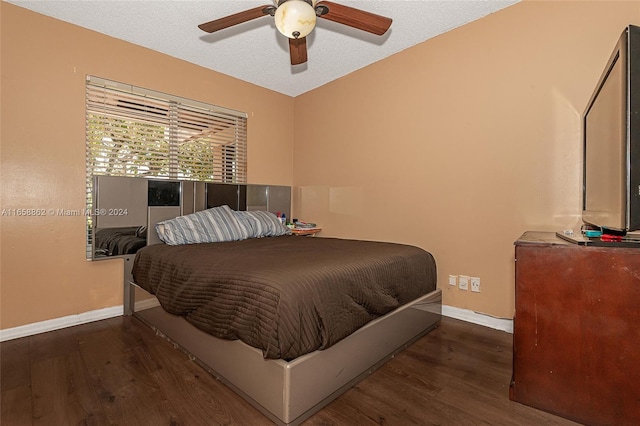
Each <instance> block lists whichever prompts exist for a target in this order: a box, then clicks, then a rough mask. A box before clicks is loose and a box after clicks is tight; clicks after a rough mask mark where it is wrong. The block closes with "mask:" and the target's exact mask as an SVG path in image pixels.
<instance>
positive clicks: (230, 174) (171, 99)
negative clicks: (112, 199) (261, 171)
mask: <svg viewBox="0 0 640 426" xmlns="http://www.w3.org/2000/svg"><path fill="white" fill-rule="evenodd" d="M86 135H87V145H86V146H87V175H88V178H89V179H90V178H91V176H94V175H111V176H139V177H142V176H144V177H156V178H171V179H183V180H198V181H206V182H222V183H246V171H247V156H246V151H247V116H246V114H245V113H241V112H237V111H232V110H229V109H225V108H221V107H217V106H214V105H208V104H204V103H201V102H197V101H193V100H189V99H184V98H179V97H176V96H172V95H167V94H164V93H160V92H154V91H151V90H147V89H142V88H139V87H135V86H131V85H125V84H122V83H117V82H113V81H108V80H104V79H101V78H97V77H93V76H90V77H88V78H87V84H86Z"/></svg>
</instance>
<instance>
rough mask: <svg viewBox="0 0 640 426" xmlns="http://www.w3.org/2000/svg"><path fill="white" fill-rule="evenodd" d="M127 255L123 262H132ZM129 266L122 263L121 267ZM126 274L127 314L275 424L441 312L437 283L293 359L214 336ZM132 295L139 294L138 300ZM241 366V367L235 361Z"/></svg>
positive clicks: (326, 395) (369, 366)
mask: <svg viewBox="0 0 640 426" xmlns="http://www.w3.org/2000/svg"><path fill="white" fill-rule="evenodd" d="M132 261H133V258H132V257H126V258H125V266H130V265H127V263H129V264H130V263H132ZM127 270H130V268H127V267H125V271H127ZM130 278H131V277H130V276H127V274H126V273H125V315H131V314H132V315H134V316H135V317H136V318H138V319H140V320H141V321H142V322H144V323H145V324H147V325H148V326H150V327H151V328H153V329H154V330H156V332H157V333H158V334H161V335H162V336H163V337H165V338H167V339H168V340H170V341H171V342H173V343H174V344H177V345H178V346H180V348H181V349H182V350H184V351H185V352H187V353H188V354H189V355H190V356H192V357H193V358H194V359H195V361H196V362H198V363H199V364H200V365H201V366H202V367H204V368H205V369H206V370H208V371H209V372H210V373H211V374H213V375H214V376H215V377H216V378H218V379H219V380H221V381H222V382H223V383H225V384H226V385H227V386H229V387H230V388H231V389H233V390H234V391H235V392H236V393H238V394H239V395H240V396H242V397H243V398H244V399H245V400H247V401H248V402H249V403H251V404H252V405H253V406H254V407H256V408H257V409H258V410H260V411H261V412H262V413H263V414H264V415H265V416H267V417H268V418H269V419H271V420H272V421H274V422H275V423H276V424H279V425H298V424H300V423H302V422H303V421H304V420H306V419H308V418H309V417H310V416H312V415H313V414H314V413H316V412H317V411H319V410H320V409H321V408H322V407H324V406H326V405H327V404H329V403H330V402H331V401H333V400H334V399H335V398H337V397H338V396H340V395H341V394H342V393H344V392H345V391H346V390H348V389H349V388H350V387H352V386H353V385H355V384H356V383H357V382H359V381H360V380H362V379H364V378H365V377H366V376H367V375H369V374H371V373H372V372H373V371H374V370H375V369H377V368H378V367H380V366H381V365H382V364H384V363H385V362H386V361H388V360H389V359H391V358H393V356H394V355H395V354H396V353H398V352H400V351H402V350H403V349H404V348H406V347H407V346H409V345H410V344H412V343H413V342H414V341H416V340H417V339H419V338H420V337H422V336H423V335H424V334H426V333H428V332H429V331H431V330H432V329H434V328H435V327H436V326H437V325H438V323H439V322H440V318H441V313H442V292H441V290H440V289H436V290H434V291H433V292H431V293H429V294H426V295H424V296H422V297H419V298H418V299H416V300H414V301H413V302H410V303H408V304H406V305H403V306H401V307H399V308H397V309H396V310H394V311H392V312H390V313H388V314H386V315H385V316H383V317H380V318H378V319H376V320H374V321H372V322H370V323H368V324H366V325H365V326H364V327H362V328H360V329H359V330H357V331H356V332H354V333H353V334H351V335H350V336H348V337H346V338H345V339H343V340H341V341H340V342H338V343H336V344H335V345H333V346H331V347H329V348H328V349H325V350H322V351H315V352H312V353H309V354H306V355H303V356H301V357H299V358H296V359H294V360H292V361H289V362H286V361H283V360H279V359H264V358H263V355H262V351H261V350H259V349H256V348H253V347H251V346H248V345H246V344H244V343H243V342H241V341H239V340H224V339H220V338H217V337H214V336H211V335H209V334H207V333H205V332H203V331H201V330H199V329H198V328H196V327H195V326H193V325H191V324H190V323H188V322H187V321H186V320H185V319H183V318H181V317H178V316H175V315H172V314H169V313H167V312H166V311H164V310H163V309H162V308H161V307H160V306H159V305H158V302H157V299H155V297H153V296H151V295H150V294H149V293H147V292H146V291H144V290H143V289H141V288H140V287H138V286H136V285H135V284H134V283H133V281H132V280H131V279H130ZM136 299H138V301H137V302H136ZM238 366H242V368H238Z"/></svg>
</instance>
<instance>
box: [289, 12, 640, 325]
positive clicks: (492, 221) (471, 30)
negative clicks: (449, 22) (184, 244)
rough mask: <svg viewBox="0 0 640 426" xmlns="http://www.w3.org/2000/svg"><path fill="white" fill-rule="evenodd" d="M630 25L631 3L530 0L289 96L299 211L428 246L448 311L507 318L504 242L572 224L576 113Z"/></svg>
mask: <svg viewBox="0 0 640 426" xmlns="http://www.w3.org/2000/svg"><path fill="white" fill-rule="evenodd" d="M628 24H636V25H638V24H640V2H638V1H634V2H631V1H623V2H614V1H602V2H594V1H584V2H582V1H567V2H564V1H541V2H532V1H525V2H523V3H519V4H516V5H514V6H511V7H509V8H507V9H504V10H502V11H500V12H498V13H495V14H493V15H490V16H488V17H485V18H483V19H480V20H478V21H476V22H473V23H471V24H468V25H465V26H463V27H460V28H458V29H455V30H453V31H451V32H449V33H446V34H444V35H441V36H439V37H436V38H434V39H432V40H429V41H427V42H425V43H422V44H420V45H418V46H415V47H413V48H410V49H407V50H405V51H403V52H401V53H399V54H396V55H395V56H393V57H391V58H388V59H386V60H383V61H381V62H378V63H376V64H373V65H372V66H369V67H367V68H364V69H362V70H359V71H357V72H355V73H352V74H350V75H348V76H346V77H344V78H342V79H340V80H337V81H335V82H332V83H330V84H327V85H325V86H323V87H320V88H318V89H316V90H314V91H312V92H309V93H307V94H304V95H301V96H299V97H297V98H296V100H295V110H296V112H297V114H296V118H295V141H296V142H295V150H294V152H295V155H294V161H295V162H294V182H295V185H296V187H297V190H296V193H295V195H296V196H295V200H294V210H295V211H296V212H297V213H296V214H297V215H298V216H299V217H300V218H301V219H304V220H308V221H314V222H318V223H319V224H320V225H321V226H322V227H323V228H324V231H323V235H325V236H340V237H352V238H365V239H374V240H387V241H396V242H405V243H411V244H416V245H418V246H421V247H423V248H425V249H428V250H429V251H431V252H432V253H433V254H434V255H435V257H436V260H437V263H438V268H439V269H438V273H439V287H441V288H442V289H443V291H444V303H445V304H447V305H452V306H456V307H459V308H465V309H471V310H474V311H477V312H482V313H486V314H490V315H494V316H497V317H506V318H510V317H512V315H513V310H514V303H513V298H514V294H513V288H514V285H513V281H514V260H513V256H514V249H513V242H514V241H515V240H516V239H517V238H518V237H519V236H520V235H521V234H522V232H523V231H526V230H550V231H557V230H562V229H567V228H573V227H576V226H578V225H579V222H580V185H581V162H580V155H581V141H580V115H581V113H582V111H583V108H584V106H585V104H586V102H587V100H588V98H589V96H590V94H591V91H592V90H593V88H594V85H595V84H596V82H597V79H598V77H599V76H600V73H601V71H602V69H603V67H604V65H605V63H606V61H607V59H608V57H609V54H610V53H611V51H612V49H613V47H614V45H615V43H616V41H617V39H618V37H619V35H620V33H621V32H622V30H623V28H624V27H625V26H626V25H628ZM299 111H303V112H304V113H300V112H299ZM449 274H454V275H458V274H464V275H472V276H478V277H480V278H481V283H482V292H481V293H480V294H476V293H471V292H465V291H461V290H458V289H455V288H452V287H449V286H448V285H447V277H448V275H449Z"/></svg>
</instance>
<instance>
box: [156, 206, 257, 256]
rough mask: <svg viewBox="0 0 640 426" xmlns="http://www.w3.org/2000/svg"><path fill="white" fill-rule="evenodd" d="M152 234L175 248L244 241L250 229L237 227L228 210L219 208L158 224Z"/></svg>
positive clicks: (238, 225)
mask: <svg viewBox="0 0 640 426" xmlns="http://www.w3.org/2000/svg"><path fill="white" fill-rule="evenodd" d="M156 232H157V233H158V236H159V237H160V239H161V240H162V241H164V242H165V243H166V244H169V245H172V246H175V245H180V244H196V243H215V242H221V241H236V240H244V239H247V238H249V235H250V234H251V229H250V228H247V227H246V226H245V225H243V224H242V223H240V221H239V220H238V218H237V217H236V215H235V213H234V211H233V210H231V208H230V207H229V206H221V207H214V208H212V209H208V210H203V211H200V212H196V213H193V214H189V215H186V216H178V217H176V218H173V219H169V220H165V221H163V222H159V223H157V224H156Z"/></svg>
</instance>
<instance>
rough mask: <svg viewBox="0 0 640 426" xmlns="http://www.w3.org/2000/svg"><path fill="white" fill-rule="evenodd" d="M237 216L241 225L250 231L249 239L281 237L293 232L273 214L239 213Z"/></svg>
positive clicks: (263, 212) (257, 212)
mask: <svg viewBox="0 0 640 426" xmlns="http://www.w3.org/2000/svg"><path fill="white" fill-rule="evenodd" d="M235 214H236V216H237V217H238V220H239V221H240V223H241V224H243V225H244V227H245V228H247V229H249V231H250V237H249V238H260V237H279V236H280V235H290V234H291V230H290V229H289V228H287V227H286V226H284V225H283V224H282V222H281V221H280V219H278V217H277V216H276V215H275V214H273V213H271V212H267V211H248V212H245V211H238V212H235Z"/></svg>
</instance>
